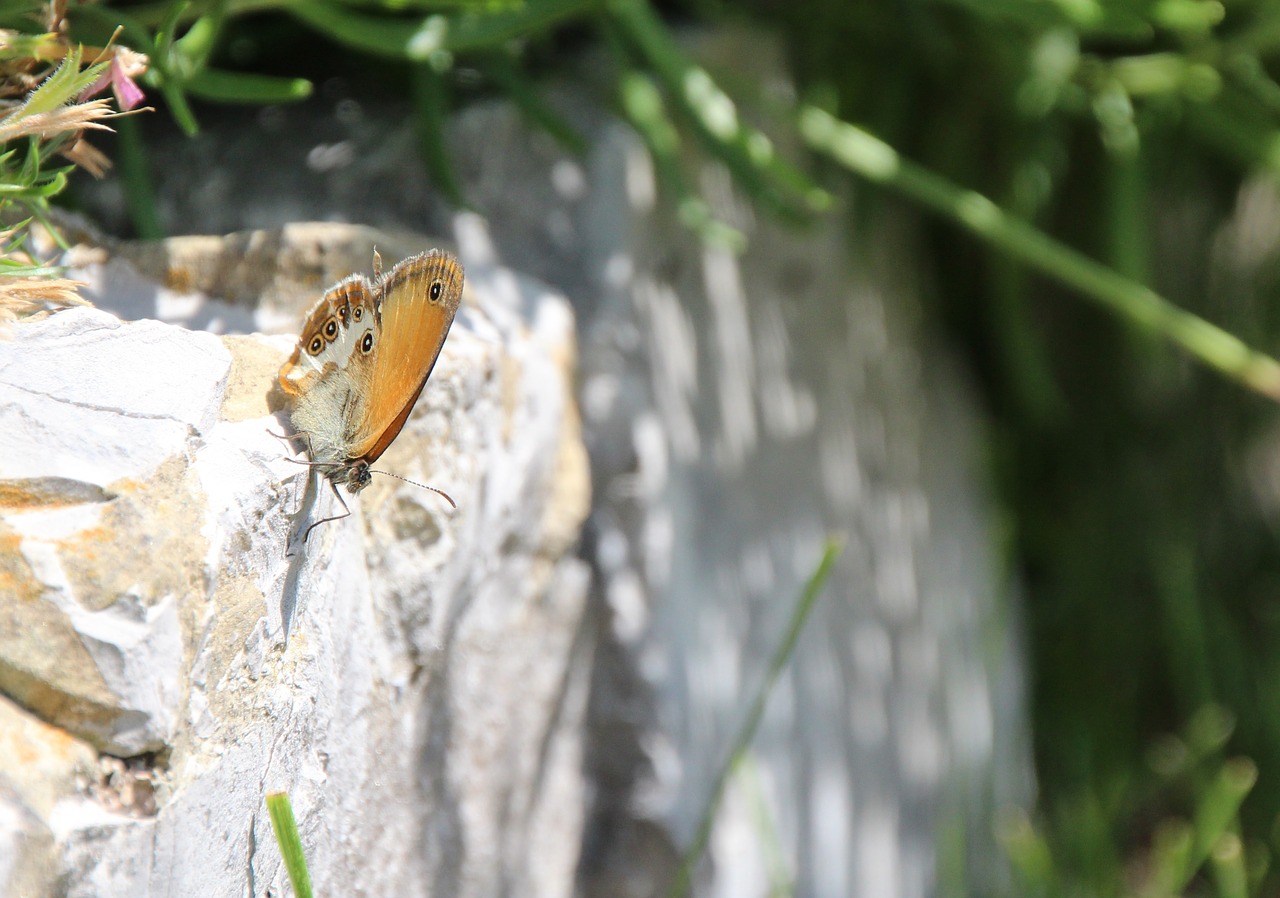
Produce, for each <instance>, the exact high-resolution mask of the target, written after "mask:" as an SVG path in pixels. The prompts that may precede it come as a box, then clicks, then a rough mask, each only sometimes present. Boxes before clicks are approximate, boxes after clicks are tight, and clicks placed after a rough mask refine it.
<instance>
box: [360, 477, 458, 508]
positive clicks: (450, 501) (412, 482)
mask: <svg viewBox="0 0 1280 898" xmlns="http://www.w3.org/2000/svg"><path fill="white" fill-rule="evenodd" d="M369 473H370V474H382V475H383V476H384V477H394V478H395V479H396V480H403V481H404V482H405V483H411V484H413V485H414V486H418V487H421V488H422V489H424V490H431V492H433V493H439V494H440V495H441V496H444V498H445V501H446V502H448V503H449V504H450V505H452V506H453V507H454V508H457V507H458V503H457V502H454V501H453V497H452V496H450V495H449V494H448V493H446V492H445V491H444V490H438V489H436V488H435V487H434V486H427V485H426V484H425V483H418V481H416V480H410V479H409V478H408V477H401V476H400V475H399V474H392V473H391V472H390V471H375V470H373V468H370V469H369Z"/></svg>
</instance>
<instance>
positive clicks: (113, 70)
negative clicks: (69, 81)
mask: <svg viewBox="0 0 1280 898" xmlns="http://www.w3.org/2000/svg"><path fill="white" fill-rule="evenodd" d="M149 61H150V60H148V59H147V57H146V56H145V55H144V54H142V53H135V52H134V51H133V50H130V49H128V48H127V47H116V48H115V51H114V52H113V53H112V54H111V63H110V65H108V66H107V68H106V70H105V71H104V72H103V73H102V74H101V75H99V76H98V80H97V81H95V82H93V83H92V84H90V85H89V86H88V87H87V88H85V91H84V93H82V94H81V95H80V99H81V100H87V99H89V97H92V96H94V95H95V94H100V93H102V92H103V91H104V90H106V89H107V86H108V85H110V86H111V92H112V93H113V94H115V95H116V103H117V105H119V107H120V110H121V111H122V112H128V111H129V110H130V109H132V108H133V107H135V106H137V105H138V104H139V103H141V102H142V101H143V100H144V99H145V97H144V96H143V93H142V88H140V87H138V85H137V82H135V81H134V80H133V79H134V78H136V77H138V76H139V75H141V74H142V73H143V72H145V71H146V70H147V64H148V62H149Z"/></svg>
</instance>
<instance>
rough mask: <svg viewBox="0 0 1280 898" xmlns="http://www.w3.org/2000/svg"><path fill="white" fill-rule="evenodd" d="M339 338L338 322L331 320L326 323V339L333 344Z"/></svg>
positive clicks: (334, 319)
mask: <svg viewBox="0 0 1280 898" xmlns="http://www.w3.org/2000/svg"><path fill="white" fill-rule="evenodd" d="M337 336H338V320H337V319H336V318H330V319H329V320H328V321H326V322H325V323H324V338H325V339H326V340H328V341H329V342H330V343H332V342H333V341H334V340H335V339H336V338H337Z"/></svg>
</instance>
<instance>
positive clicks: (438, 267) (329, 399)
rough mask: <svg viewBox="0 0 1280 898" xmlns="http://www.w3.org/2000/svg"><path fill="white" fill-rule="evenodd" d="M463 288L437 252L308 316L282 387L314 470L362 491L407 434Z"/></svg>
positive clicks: (354, 284) (350, 288)
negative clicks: (405, 430)
mask: <svg viewBox="0 0 1280 898" xmlns="http://www.w3.org/2000/svg"><path fill="white" fill-rule="evenodd" d="M375 267H376V266H375ZM462 280H463V271H462V266H461V264H460V263H459V262H458V260H457V259H456V258H455V257H454V256H453V255H451V254H450V253H447V252H444V251H442V250H431V251H430V252H426V253H420V254H419V255H416V256H411V257H410V258H408V259H405V260H404V261H403V262H400V263H399V264H397V265H396V266H395V267H394V268H392V269H391V271H389V272H388V273H387V274H386V275H385V276H383V275H382V274H381V273H380V272H379V273H376V274H375V277H374V279H373V280H372V281H370V280H369V279H368V278H365V277H364V276H362V275H352V276H351V277H348V278H346V279H345V280H343V281H341V282H339V283H338V284H337V285H335V286H334V287H332V288H331V289H329V290H328V291H327V292H326V293H325V295H324V296H323V297H321V299H320V301H319V302H317V303H316V305H315V306H314V307H313V308H312V309H311V311H310V312H309V313H308V315H307V318H306V321H305V322H304V324H303V327H302V331H301V333H300V334H299V337H298V345H297V346H296V347H295V348H294V351H293V354H292V355H291V356H290V357H289V359H288V361H286V362H285V363H284V365H283V366H282V367H281V368H280V374H279V377H278V380H279V383H280V387H281V389H282V390H283V391H284V392H285V394H286V395H287V396H288V397H289V398H290V401H291V405H292V410H291V412H290V420H291V421H292V423H293V426H294V430H295V432H296V433H297V435H298V436H299V437H301V438H302V439H304V440H305V441H306V443H307V446H308V448H309V451H310V455H311V464H312V465H313V466H314V467H315V468H316V469H317V470H319V471H321V472H322V473H323V474H324V475H325V476H326V477H328V479H329V481H330V483H332V484H333V485H334V486H335V487H336V486H338V485H342V486H345V487H346V488H347V491H348V492H350V493H357V492H359V491H360V490H362V489H364V487H365V486H367V485H368V484H369V481H370V479H371V474H370V470H369V466H370V465H371V464H372V463H373V462H374V461H376V460H377V459H378V457H379V456H380V455H382V453H383V452H384V451H385V450H386V448H387V446H389V445H390V444H391V441H392V440H394V439H395V438H396V436H397V435H398V434H399V433H400V430H401V428H402V427H404V422H405V421H406V420H407V419H408V417H409V413H410V412H411V411H412V410H413V406H414V403H415V402H416V401H417V399H418V395H419V394H420V393H421V392H422V388H423V386H424V385H425V384H426V382H427V378H428V376H430V374H431V369H432V368H433V367H434V365H435V362H436V359H437V358H438V357H439V355H440V350H441V347H443V346H444V340H445V337H446V336H447V335H448V333H449V327H450V325H451V324H452V323H453V318H454V315H455V314H456V313H457V310H458V305H459V303H460V302H461V299H462Z"/></svg>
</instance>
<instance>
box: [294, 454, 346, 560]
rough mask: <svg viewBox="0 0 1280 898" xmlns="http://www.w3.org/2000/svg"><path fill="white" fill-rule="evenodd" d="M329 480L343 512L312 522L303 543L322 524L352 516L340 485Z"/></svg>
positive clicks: (303, 536)
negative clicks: (339, 490) (339, 489)
mask: <svg viewBox="0 0 1280 898" xmlns="http://www.w3.org/2000/svg"><path fill="white" fill-rule="evenodd" d="M303 464H307V462H303ZM327 482H328V484H329V489H331V490H333V495H334V496H336V497H337V499H338V504H339V505H341V506H342V514H335V515H333V516H332V517H328V518H321V519H320V520H318V521H316V522H315V523H314V524H312V525H311V526H310V527H308V528H307V532H306V533H304V534H302V541H303V543H305V542H306V541H307V537H309V536H310V535H311V531H312V530H315V529H316V528H317V527H319V526H320V525H321V524H327V523H329V522H330V521H341V520H342V519H343V518H349V517H351V509H350V508H347V503H346V500H344V499H343V498H342V493H340V492H338V485H337V484H336V483H334V482H333V481H332V480H329V481H327Z"/></svg>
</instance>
